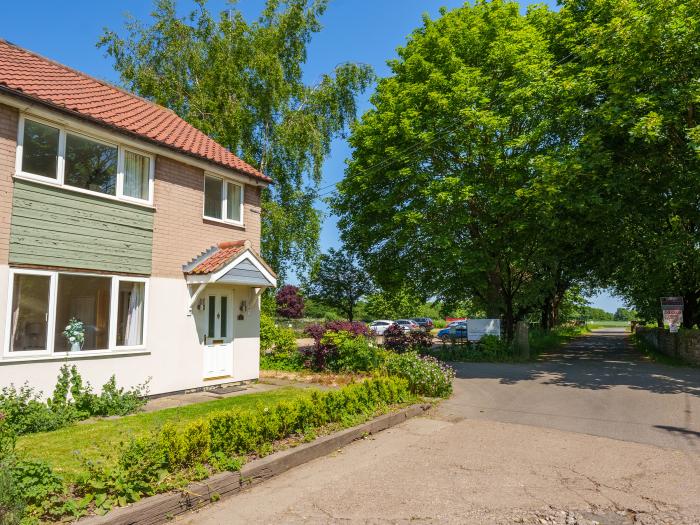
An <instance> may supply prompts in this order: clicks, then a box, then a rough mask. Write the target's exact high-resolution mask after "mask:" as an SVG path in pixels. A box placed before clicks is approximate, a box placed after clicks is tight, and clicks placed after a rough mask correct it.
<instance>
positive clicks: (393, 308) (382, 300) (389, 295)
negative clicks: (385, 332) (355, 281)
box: [365, 287, 425, 319]
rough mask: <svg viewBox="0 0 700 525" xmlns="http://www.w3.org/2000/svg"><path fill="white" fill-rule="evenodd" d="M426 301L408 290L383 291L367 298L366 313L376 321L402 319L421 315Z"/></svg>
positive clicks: (403, 288)
mask: <svg viewBox="0 0 700 525" xmlns="http://www.w3.org/2000/svg"><path fill="white" fill-rule="evenodd" d="M424 304H425V301H422V300H421V299H420V298H418V297H416V296H415V295H414V294H412V293H411V292H410V291H409V290H408V289H407V288H405V287H402V288H399V289H397V290H381V291H377V292H375V293H373V294H370V295H368V296H367V303H366V305H365V312H366V313H367V315H368V316H369V317H372V318H374V319H401V318H407V317H408V318H410V317H416V316H418V315H420V311H421V310H422V307H423V305H424Z"/></svg>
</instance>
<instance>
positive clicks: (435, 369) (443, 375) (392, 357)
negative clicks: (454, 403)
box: [386, 351, 455, 397]
mask: <svg viewBox="0 0 700 525" xmlns="http://www.w3.org/2000/svg"><path fill="white" fill-rule="evenodd" d="M386 370H387V373H388V374H389V375H392V376H396V377H401V378H403V379H405V380H407V381H408V385H409V388H410V390H411V392H413V393H414V394H418V395H423V396H430V397H449V396H450V394H451V393H452V381H453V380H454V378H455V371H454V369H453V368H452V367H451V366H449V365H446V364H445V363H442V362H441V361H438V360H437V359H435V358H434V357H431V356H421V355H419V354H418V352H415V351H410V352H405V353H403V354H395V353H392V352H389V353H388V355H387V361H386Z"/></svg>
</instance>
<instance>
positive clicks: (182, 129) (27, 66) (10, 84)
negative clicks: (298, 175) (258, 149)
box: [0, 39, 271, 182]
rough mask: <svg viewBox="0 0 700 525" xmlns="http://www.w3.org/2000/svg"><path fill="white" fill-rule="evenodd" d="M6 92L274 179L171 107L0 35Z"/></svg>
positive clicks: (0, 74)
mask: <svg viewBox="0 0 700 525" xmlns="http://www.w3.org/2000/svg"><path fill="white" fill-rule="evenodd" d="M2 88H5V89H2ZM2 91H6V92H10V93H14V94H16V95H21V96H25V97H29V98H31V99H35V100H38V101H40V102H43V103H45V104H48V105H50V106H54V107H57V108H60V109H63V110H67V111H69V112H71V113H74V114H76V115H77V116H80V117H83V118H85V119H87V120H91V121H97V122H98V123H101V124H106V125H107V126H110V127H112V128H115V129H117V130H119V131H122V132H126V133H129V134H133V135H137V136H138V137H140V138H142V139H145V140H147V141H149V142H153V143H156V144H159V145H161V146H165V147H167V148H170V149H173V150H177V151H179V152H181V153H184V154H187V155H191V156H193V157H197V158H200V159H203V160H207V161H210V162H212V163H214V164H218V165H219V166H223V167H225V168H229V169H232V170H235V171H237V172H242V173H244V174H246V175H249V176H251V177H253V178H256V179H259V180H263V181H265V182H271V179H270V178H269V177H267V176H265V175H264V174H262V173H261V172H260V171H258V170H256V169H255V168H253V167H252V166H250V165H249V164H247V163H245V162H243V161H242V160H241V159H239V158H238V157H236V156H235V155H234V154H233V153H231V152H230V151H229V150H227V149H226V148H224V147H223V146H222V145H220V144H218V143H217V142H215V141H214V140H212V139H211V138H209V137H208V136H207V135H205V134H204V133H202V132H201V131H200V130H198V129H197V128H195V127H194V126H192V125H190V124H188V123H187V122H185V121H184V120H182V119H181V118H180V117H178V116H177V115H176V114H175V113H174V112H173V111H171V110H169V109H167V108H164V107H162V106H159V105H157V104H154V103H153V102H150V101H148V100H145V99H143V98H141V97H138V96H136V95H133V94H131V93H129V92H127V91H124V90H122V89H119V88H117V87H115V86H112V85H111V84H108V83H106V82H103V81H100V80H97V79H94V78H92V77H89V76H88V75H85V74H83V73H80V72H79V71H75V70H73V69H71V68H69V67H66V66H64V65H61V64H58V63H57V62H54V61H52V60H49V59H47V58H44V57H42V56H39V55H37V54H35V53H32V52H30V51H27V50H26V49H22V48H20V47H17V46H15V45H14V44H11V43H9V42H7V41H5V40H2V39H0V92H2Z"/></svg>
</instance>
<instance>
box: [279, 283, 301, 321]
mask: <svg viewBox="0 0 700 525" xmlns="http://www.w3.org/2000/svg"><path fill="white" fill-rule="evenodd" d="M275 302H276V303H277V315H279V316H282V317H286V318H287V319H301V318H302V317H304V298H303V297H302V296H301V294H300V293H299V288H298V287H296V286H293V285H291V284H287V285H285V286H283V287H282V288H280V290H279V292H277V295H276V296H275Z"/></svg>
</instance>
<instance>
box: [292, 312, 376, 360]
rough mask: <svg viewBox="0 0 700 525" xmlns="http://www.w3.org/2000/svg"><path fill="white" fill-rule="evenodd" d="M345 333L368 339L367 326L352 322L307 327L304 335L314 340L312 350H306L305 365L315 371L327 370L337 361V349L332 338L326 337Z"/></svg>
mask: <svg viewBox="0 0 700 525" xmlns="http://www.w3.org/2000/svg"><path fill="white" fill-rule="evenodd" d="M340 332H344V333H346V334H350V335H352V336H355V337H367V336H368V335H369V330H368V328H367V325H366V324H364V323H359V322H352V321H329V322H326V323H324V324H318V323H315V324H312V325H309V326H307V327H306V329H305V330H304V333H305V334H306V335H308V336H309V337H311V338H312V339H313V340H314V344H313V346H312V347H311V348H310V349H305V350H304V351H303V354H304V365H305V366H306V367H307V368H311V369H313V370H325V369H326V368H328V367H329V362H330V361H333V359H335V355H336V352H337V347H336V346H335V344H334V340H333V339H332V338H327V337H326V336H327V335H329V334H332V333H340Z"/></svg>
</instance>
